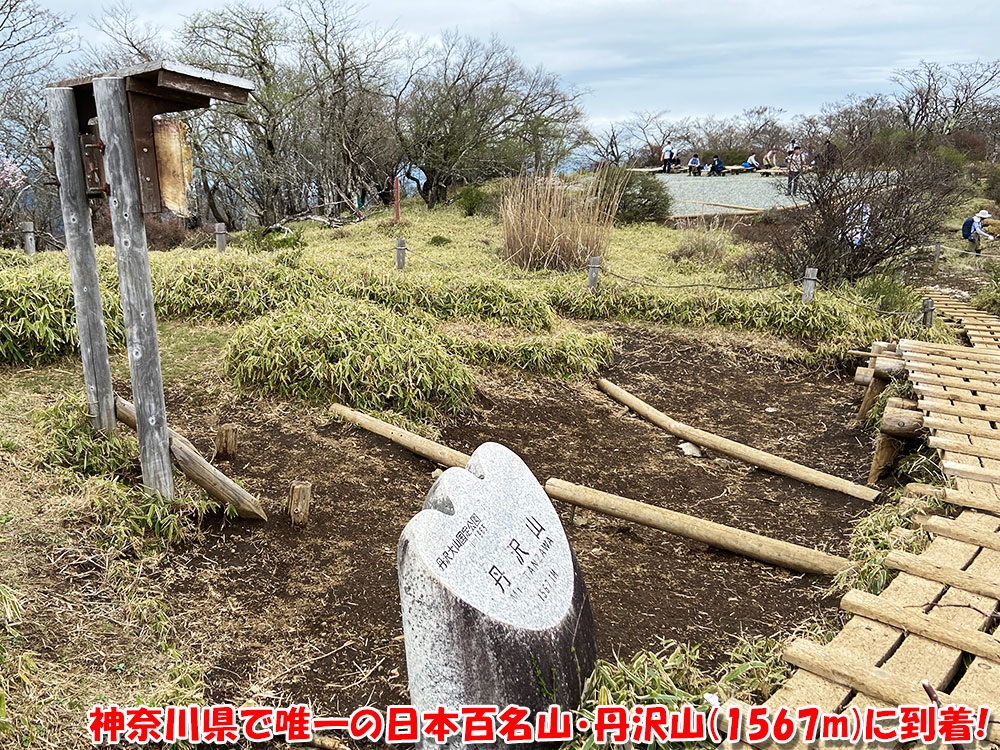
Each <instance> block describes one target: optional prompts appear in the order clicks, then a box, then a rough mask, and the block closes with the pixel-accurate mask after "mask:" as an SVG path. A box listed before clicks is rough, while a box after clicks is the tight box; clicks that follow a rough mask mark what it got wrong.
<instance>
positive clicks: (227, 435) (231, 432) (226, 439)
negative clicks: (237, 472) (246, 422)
mask: <svg viewBox="0 0 1000 750" xmlns="http://www.w3.org/2000/svg"><path fill="white" fill-rule="evenodd" d="M236 447H237V428H236V425H234V424H232V423H229V424H223V425H219V429H218V430H217V431H216V433H215V458H216V460H219V461H232V460H233V459H234V458H236Z"/></svg>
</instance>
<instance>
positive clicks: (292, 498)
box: [288, 482, 312, 526]
mask: <svg viewBox="0 0 1000 750" xmlns="http://www.w3.org/2000/svg"><path fill="white" fill-rule="evenodd" d="M311 499H312V483H311V482H292V484H291V486H290V487H289V488H288V517H289V518H290V519H291V521H292V523H293V524H295V525H297V526H300V525H302V524H304V523H306V522H308V521H309V502H310V500H311Z"/></svg>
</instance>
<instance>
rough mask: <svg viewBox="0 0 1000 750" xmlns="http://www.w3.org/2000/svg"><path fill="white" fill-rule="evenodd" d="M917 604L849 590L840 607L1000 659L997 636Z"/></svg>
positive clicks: (921, 603)
mask: <svg viewBox="0 0 1000 750" xmlns="http://www.w3.org/2000/svg"><path fill="white" fill-rule="evenodd" d="M913 604H914V605H917V606H916V607H915V608H904V607H902V606H900V605H898V604H890V603H889V602H888V601H887V600H885V599H880V598H879V597H877V596H873V595H872V594H868V593H865V592H864V591H860V590H858V589H852V590H851V591H848V592H847V594H846V595H845V596H844V598H843V599H841V600H840V608H841V609H843V610H844V611H846V612H850V613H851V614H855V615H860V616H861V617H867V618H868V619H869V620H875V621H876V622H881V623H883V624H885V625H891V626H892V627H894V628H899V629H900V630H905V631H907V632H909V633H915V634H916V635H920V636H923V637H924V638H929V639H930V640H932V641H937V642H938V643H943V644H945V645H946V646H951V647H952V648H957V649H960V650H962V651H966V652H968V653H970V654H973V655H974V656H982V657H983V658H985V659H991V660H993V661H997V660H1000V640H998V639H997V638H996V637H994V636H992V635H987V634H986V633H983V632H982V631H979V630H972V629H971V628H962V627H955V626H954V625H949V624H947V623H946V622H943V621H942V620H941V619H939V618H935V617H931V616H930V615H928V614H925V613H924V612H922V611H921V610H920V607H921V606H922V605H923V604H924V602H913Z"/></svg>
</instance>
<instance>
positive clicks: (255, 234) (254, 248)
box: [233, 226, 306, 253]
mask: <svg viewBox="0 0 1000 750" xmlns="http://www.w3.org/2000/svg"><path fill="white" fill-rule="evenodd" d="M233 245H234V246H236V247H240V248H243V249H244V250H246V251H247V252H248V253H271V252H274V251H275V250H297V249H302V248H304V247H305V246H306V242H305V239H303V235H302V230H301V229H299V228H298V227H296V228H295V229H284V230H280V231H277V230H272V229H269V228H268V227H260V226H250V227H247V228H246V229H244V230H243V231H242V232H240V233H239V234H238V235H236V237H234V239H233Z"/></svg>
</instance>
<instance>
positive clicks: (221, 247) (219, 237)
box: [215, 222, 229, 253]
mask: <svg viewBox="0 0 1000 750" xmlns="http://www.w3.org/2000/svg"><path fill="white" fill-rule="evenodd" d="M228 241H229V234H228V232H227V231H226V225H225V224H223V223H221V222H220V223H218V224H216V225H215V250H216V252H219V253H224V252H226V243H227V242H228Z"/></svg>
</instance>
